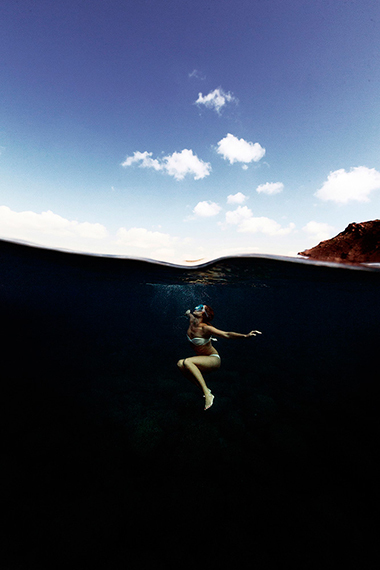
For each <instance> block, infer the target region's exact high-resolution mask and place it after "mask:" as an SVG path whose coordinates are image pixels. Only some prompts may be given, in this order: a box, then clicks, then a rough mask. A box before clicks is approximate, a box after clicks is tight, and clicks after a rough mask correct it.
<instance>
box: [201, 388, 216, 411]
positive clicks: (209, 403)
mask: <svg viewBox="0 0 380 570" xmlns="http://www.w3.org/2000/svg"><path fill="white" fill-rule="evenodd" d="M203 397H204V398H205V399H206V401H205V410H208V409H209V408H211V406H212V405H213V403H214V396H213V394H211V390H209V393H208V394H206V395H205V396H203Z"/></svg>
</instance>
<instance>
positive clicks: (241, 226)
mask: <svg viewBox="0 0 380 570" xmlns="http://www.w3.org/2000/svg"><path fill="white" fill-rule="evenodd" d="M226 223H227V224H234V225H236V226H237V231H238V232H239V233H252V234H254V233H263V234H266V235H271V236H281V235H287V234H289V233H290V232H292V231H293V230H294V228H295V224H293V223H291V224H289V226H288V227H287V228H283V227H281V225H280V224H279V223H277V222H276V221H275V220H271V219H270V218H266V217H264V216H262V217H254V216H253V215H252V210H250V209H249V208H247V206H238V208H236V210H232V211H229V212H226ZM223 229H224V228H223Z"/></svg>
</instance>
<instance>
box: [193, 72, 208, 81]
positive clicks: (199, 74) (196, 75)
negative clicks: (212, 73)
mask: <svg viewBox="0 0 380 570" xmlns="http://www.w3.org/2000/svg"><path fill="white" fill-rule="evenodd" d="M193 77H195V79H200V80H201V81H204V80H205V79H206V76H205V75H204V74H203V73H202V72H201V71H199V70H198V69H193V71H192V72H191V73H189V78H193Z"/></svg>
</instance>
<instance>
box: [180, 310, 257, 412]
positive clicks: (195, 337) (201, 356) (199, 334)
mask: <svg viewBox="0 0 380 570" xmlns="http://www.w3.org/2000/svg"><path fill="white" fill-rule="evenodd" d="M185 314H186V316H188V317H189V319H190V323H189V328H188V329H187V338H188V340H189V342H191V344H192V345H193V348H194V351H195V353H196V356H191V357H189V358H183V359H181V360H179V361H178V362H177V366H178V368H179V369H180V370H181V372H182V373H183V374H184V375H185V376H186V378H188V379H189V380H190V381H191V382H193V384H195V385H196V386H198V388H200V389H201V390H202V392H203V397H204V398H205V408H204V409H205V410H208V409H209V408H211V406H212V404H213V401H214V395H213V394H212V393H211V390H210V389H209V388H208V387H207V384H206V382H205V379H204V378H203V374H202V373H205V372H212V371H213V370H217V369H218V368H220V356H219V354H218V351H217V350H216V349H215V348H214V347H213V346H212V342H211V341H212V340H217V339H216V338H213V337H212V335H215V336H219V337H221V338H250V337H252V336H256V335H257V334H262V333H261V332H260V331H251V332H249V333H248V334H241V333H236V332H225V331H221V330H219V329H216V328H215V327H213V326H211V325H210V322H211V321H212V319H213V318H214V311H213V310H212V309H211V307H209V306H208V305H198V306H197V307H195V309H194V310H193V311H190V309H188V310H187V311H186V313H185Z"/></svg>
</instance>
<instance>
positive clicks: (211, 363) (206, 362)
mask: <svg viewBox="0 0 380 570" xmlns="http://www.w3.org/2000/svg"><path fill="white" fill-rule="evenodd" d="M178 366H179V368H180V369H181V370H182V369H184V370H182V371H183V372H184V373H185V370H187V371H188V372H189V373H190V375H189V376H187V374H185V375H186V376H187V377H188V378H189V379H190V380H191V381H192V382H193V383H194V384H196V385H198V386H199V387H200V388H201V390H202V392H203V395H204V397H205V400H206V402H205V409H206V410H207V408H209V407H210V406H212V403H213V400H214V396H213V395H212V394H211V390H210V389H209V388H208V386H207V384H206V382H205V379H204V378H203V375H202V372H201V371H203V372H211V371H212V370H217V369H218V368H219V367H220V359H219V358H216V357H213V356H192V357H190V358H185V359H184V360H179V361H178ZM194 380H195V382H194Z"/></svg>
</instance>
